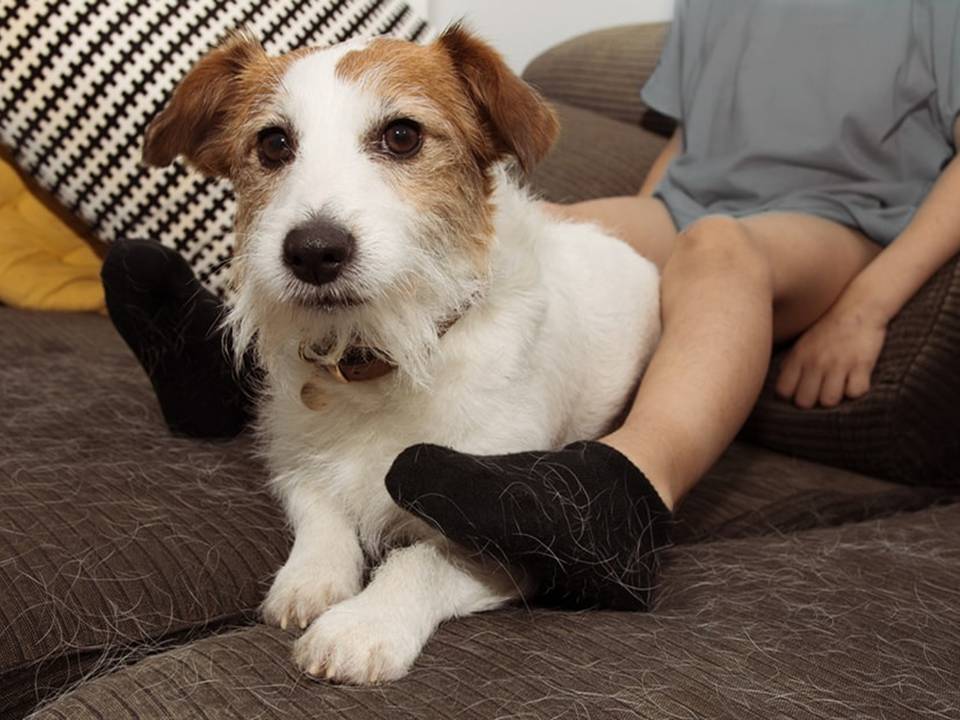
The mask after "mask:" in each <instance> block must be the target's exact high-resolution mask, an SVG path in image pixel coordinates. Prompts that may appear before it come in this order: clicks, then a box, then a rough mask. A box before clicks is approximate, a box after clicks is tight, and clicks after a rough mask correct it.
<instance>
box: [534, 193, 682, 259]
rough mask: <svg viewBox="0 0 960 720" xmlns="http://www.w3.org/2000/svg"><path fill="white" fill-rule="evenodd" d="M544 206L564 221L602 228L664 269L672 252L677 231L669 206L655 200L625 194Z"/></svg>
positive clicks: (545, 204)
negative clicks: (595, 225) (588, 223)
mask: <svg viewBox="0 0 960 720" xmlns="http://www.w3.org/2000/svg"><path fill="white" fill-rule="evenodd" d="M543 205H544V207H545V208H546V209H547V211H548V212H549V213H550V214H551V215H553V216H554V217H557V218H560V219H562V220H574V221H577V222H591V223H595V224H597V225H599V226H600V227H602V228H603V229H604V230H606V231H607V232H609V233H611V234H613V235H615V236H616V237H618V238H620V239H621V240H623V241H625V242H626V243H628V244H629V245H630V246H631V247H632V248H633V249H634V250H636V251H637V252H638V253H640V254H641V255H643V256H644V257H645V258H647V259H649V260H650V261H652V262H653V263H654V264H656V266H657V267H658V268H660V269H661V270H663V267H664V265H665V264H666V262H667V258H669V257H670V252H671V251H672V250H673V241H674V239H675V238H676V236H677V229H676V226H675V225H674V223H673V218H672V217H670V212H669V211H668V210H667V207H666V205H664V204H663V203H662V202H661V201H660V200H657V199H656V198H652V197H643V196H637V195H625V196H622V197H609V198H598V199H596V200H584V201H583V202H579V203H574V204H573V205H555V204H553V203H543Z"/></svg>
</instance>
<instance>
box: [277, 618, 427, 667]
mask: <svg viewBox="0 0 960 720" xmlns="http://www.w3.org/2000/svg"><path fill="white" fill-rule="evenodd" d="M424 642H425V641H424V640H422V639H420V638H419V637H417V635H416V633H414V632H411V631H410V630H409V629H407V628H405V627H403V626H402V624H401V623H400V622H399V621H398V620H397V619H396V618H391V617H390V616H389V613H387V612H384V613H376V612H373V611H372V610H371V609H369V608H363V607H360V606H359V604H358V603H354V602H346V603H343V604H341V605H338V606H337V607H335V608H332V609H331V610H330V611H329V612H327V613H326V614H324V615H323V616H322V617H320V618H318V619H317V620H316V621H314V623H313V624H312V625H311V626H310V628H309V629H308V630H307V632H306V633H304V634H303V636H302V637H301V638H300V639H299V640H297V642H296V644H295V645H294V649H293V652H294V659H295V660H296V663H297V665H298V666H299V667H300V669H301V670H303V671H304V672H305V673H307V674H308V675H312V676H313V677H316V678H319V679H322V680H329V681H331V682H335V683H346V684H350V685H374V684H377V683H384V682H391V681H393V680H399V679H400V678H402V677H403V676H404V675H406V674H407V672H408V671H409V670H410V667H411V666H412V665H413V663H414V661H415V660H416V659H417V656H418V655H419V654H420V650H421V649H422V647H423V644H424Z"/></svg>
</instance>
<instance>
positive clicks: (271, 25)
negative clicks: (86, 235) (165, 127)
mask: <svg viewBox="0 0 960 720" xmlns="http://www.w3.org/2000/svg"><path fill="white" fill-rule="evenodd" d="M242 26H245V27H247V28H249V29H250V30H251V31H252V32H253V33H254V34H255V35H256V36H257V37H258V38H260V40H261V41H262V42H263V44H264V46H265V47H266V49H267V51H268V52H271V53H281V52H286V51H288V50H291V49H293V48H296V47H300V46H303V45H325V44H330V43H334V42H339V41H342V40H345V39H347V38H349V37H353V36H358V35H367V36H369V35H381V34H383V35H393V36H398V37H405V38H407V39H410V40H416V39H419V38H420V37H421V36H423V35H424V34H425V32H426V30H427V25H426V23H425V22H424V20H423V19H422V18H420V17H418V16H417V14H416V13H415V12H414V11H413V10H412V9H411V8H410V7H409V6H408V5H407V4H406V3H405V2H399V1H398V0H189V2H186V1H184V0H0V67H2V68H3V69H2V70H0V142H2V143H3V144H4V145H6V146H7V148H8V150H9V152H10V154H11V155H12V156H13V158H14V160H15V162H16V163H17V164H18V165H19V166H20V167H21V168H22V169H23V170H25V171H26V172H27V173H29V174H30V175H32V176H33V177H34V178H36V179H37V181H38V182H39V183H40V185H42V186H43V187H45V188H47V189H48V190H50V191H51V192H52V193H53V194H54V195H55V196H56V197H57V198H58V199H59V200H60V201H61V202H62V203H63V204H64V206H65V207H67V208H68V209H69V210H71V211H73V212H74V213H75V214H76V215H78V216H79V217H80V218H81V219H82V220H83V221H84V222H85V223H86V224H87V225H88V226H89V227H90V228H91V229H92V230H93V232H94V233H95V234H96V235H97V236H98V237H99V238H101V239H102V240H104V241H106V242H112V241H114V240H117V239H123V238H152V239H156V240H159V241H160V242H162V243H163V244H164V245H167V246H169V247H172V248H176V249H177V250H178V251H180V253H181V254H183V255H184V256H185V257H186V258H187V260H188V261H189V262H190V265H191V266H192V267H193V269H194V272H195V273H196V274H197V276H198V277H199V278H200V279H201V281H202V282H203V283H204V284H205V285H206V286H207V287H209V288H211V289H213V290H214V291H216V292H218V293H222V292H223V290H224V286H225V280H226V277H225V275H226V273H225V272H224V267H225V265H226V263H227V261H228V259H229V257H230V253H231V249H232V246H233V238H232V234H231V228H232V225H233V213H234V199H233V195H232V193H231V190H230V186H229V184H228V183H226V182H224V181H222V180H208V179H204V178H202V177H200V176H199V175H198V174H196V173H194V172H193V171H191V170H188V169H187V168H186V167H185V166H184V165H183V164H182V163H179V162H177V163H175V164H174V165H172V166H170V167H168V168H165V169H163V170H156V169H151V168H146V167H144V166H143V165H141V164H140V152H141V146H142V145H141V141H142V137H143V132H144V130H145V129H146V126H147V123H148V122H149V121H150V119H151V118H152V117H153V116H154V114H155V113H157V112H158V111H159V110H160V108H161V107H162V105H163V104H164V102H165V101H166V99H167V98H168V97H169V95H170V93H171V92H172V91H173V88H174V87H175V85H176V83H177V82H178V81H179V80H180V79H181V78H182V77H183V76H184V75H185V74H186V72H187V70H188V69H189V68H190V67H191V66H192V65H193V63H194V62H196V61H197V60H198V59H199V58H200V57H201V56H202V55H203V54H204V53H205V52H207V51H208V50H209V49H210V48H211V47H213V46H215V45H216V44H218V43H219V42H220V41H221V40H222V39H223V38H224V36H225V35H226V34H227V33H228V32H229V31H231V30H233V29H235V28H238V27H242Z"/></svg>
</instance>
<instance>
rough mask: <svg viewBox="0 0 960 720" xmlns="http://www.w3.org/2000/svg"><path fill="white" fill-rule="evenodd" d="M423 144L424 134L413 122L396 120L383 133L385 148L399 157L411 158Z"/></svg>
mask: <svg viewBox="0 0 960 720" xmlns="http://www.w3.org/2000/svg"><path fill="white" fill-rule="evenodd" d="M422 144H423V133H422V132H421V130H420V125H418V124H417V123H415V122H414V121H413V120H394V121H393V122H392V123H390V124H389V125H387V127H386V128H385V129H384V131H383V146H384V147H385V148H386V149H387V151H388V152H390V153H391V154H393V155H396V156H398V157H410V156H411V155H413V154H415V153H416V152H417V151H418V150H419V149H420V146H421V145H422Z"/></svg>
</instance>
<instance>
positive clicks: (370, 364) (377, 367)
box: [299, 298, 476, 391]
mask: <svg viewBox="0 0 960 720" xmlns="http://www.w3.org/2000/svg"><path fill="white" fill-rule="evenodd" d="M475 300H476V298H471V301H470V302H469V303H468V304H467V306H466V307H464V308H463V309H462V310H460V311H459V312H457V313H456V314H454V315H453V316H452V317H451V318H449V319H447V320H445V321H444V322H443V323H441V324H440V326H439V327H438V328H437V337H438V338H442V337H443V336H444V335H446V334H447V333H448V332H449V331H450V328H452V327H453V326H454V325H455V324H456V323H457V321H458V320H459V319H460V318H462V317H463V316H464V315H465V314H466V312H467V310H469V309H470V308H471V307H472V306H473V304H474V301H475ZM299 354H300V359H301V360H303V361H304V362H307V363H310V364H311V365H315V366H316V367H318V368H320V369H322V370H325V371H326V372H328V373H330V376H331V377H332V378H333V379H334V380H336V381H337V382H341V383H344V384H349V383H356V382H367V381H369V380H376V379H378V378H382V377H384V376H385V375H389V374H390V373H392V372H393V371H394V370H396V369H397V366H396V365H394V364H393V363H391V362H390V361H388V360H384V359H383V358H382V357H381V356H379V355H378V354H377V353H376V352H374V351H373V350H372V349H370V348H367V347H361V346H355V347H351V348H347V351H346V352H345V353H344V354H343V355H342V356H341V357H340V360H339V361H337V362H336V363H334V364H329V363H320V362H318V360H319V356H318V355H317V354H316V351H315V350H314V349H313V347H312V346H311V345H310V344H309V343H308V342H306V341H304V342H302V343H300V349H299ZM310 385H311V383H309V382H308V383H307V385H306V386H304V390H305V391H306V389H307V387H309V386H310Z"/></svg>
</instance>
